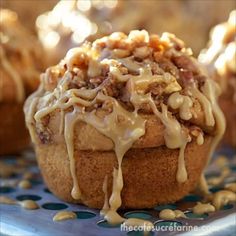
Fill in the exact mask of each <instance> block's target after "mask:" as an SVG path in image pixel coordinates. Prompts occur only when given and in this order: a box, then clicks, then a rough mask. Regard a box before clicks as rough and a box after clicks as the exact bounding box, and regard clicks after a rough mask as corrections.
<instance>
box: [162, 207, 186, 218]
mask: <svg viewBox="0 0 236 236" xmlns="http://www.w3.org/2000/svg"><path fill="white" fill-rule="evenodd" d="M159 217H160V218H161V219H164V220H174V219H176V218H186V215H185V214H184V212H182V211H180V210H171V209H164V210H162V211H161V212H160V213H159Z"/></svg>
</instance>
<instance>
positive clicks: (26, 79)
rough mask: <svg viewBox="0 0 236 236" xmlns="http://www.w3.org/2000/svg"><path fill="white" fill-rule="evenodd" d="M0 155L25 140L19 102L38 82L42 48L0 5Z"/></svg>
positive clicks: (14, 14)
mask: <svg viewBox="0 0 236 236" xmlns="http://www.w3.org/2000/svg"><path fill="white" fill-rule="evenodd" d="M0 15H1V18H0V32H1V34H0V43H1V44H0V59H1V60H0V73H1V77H0V155H2V154H10V153H16V152H18V151H19V150H21V149H22V148H24V147H26V146H27V145H28V144H29V139H28V132H27V131H26V128H25V124H24V123H25V122H24V115H23V110H22V109H23V103H24V100H25V98H26V97H27V96H28V95H29V94H30V93H31V92H33V91H34V90H35V89H36V88H37V87H38V84H39V74H40V72H41V71H42V70H43V68H44V66H43V63H42V62H43V48H42V47H41V44H40V42H39V41H38V40H37V38H36V37H35V36H33V35H32V34H31V33H30V32H29V31H28V30H27V29H26V28H25V27H24V26H23V25H22V24H21V23H20V22H19V20H18V17H17V14H16V13H15V12H13V11H10V10H7V9H0Z"/></svg>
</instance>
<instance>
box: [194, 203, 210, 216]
mask: <svg viewBox="0 0 236 236" xmlns="http://www.w3.org/2000/svg"><path fill="white" fill-rule="evenodd" d="M214 211H215V207H214V206H213V205H211V204H210V203H201V202H198V203H197V205H196V206H194V207H193V213H194V214H198V215H202V214H205V213H210V212H214Z"/></svg>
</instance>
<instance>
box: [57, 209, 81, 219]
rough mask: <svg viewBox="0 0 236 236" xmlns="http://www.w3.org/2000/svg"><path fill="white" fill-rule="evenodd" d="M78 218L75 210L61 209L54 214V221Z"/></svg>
mask: <svg viewBox="0 0 236 236" xmlns="http://www.w3.org/2000/svg"><path fill="white" fill-rule="evenodd" d="M76 218H77V215H76V214H75V213H74V212H73V211H60V212H58V213H57V214H56V215H54V216H53V221H63V220H69V219H76Z"/></svg>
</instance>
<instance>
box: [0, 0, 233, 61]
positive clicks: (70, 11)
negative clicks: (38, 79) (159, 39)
mask: <svg viewBox="0 0 236 236" xmlns="http://www.w3.org/2000/svg"><path fill="white" fill-rule="evenodd" d="M235 4H236V3H235V1H234V0H61V1H58V0H36V1H33V0H1V7H2V8H8V9H11V10H14V11H15V12H17V13H18V16H19V19H20V20H21V22H22V23H23V24H24V25H25V26H26V27H27V28H28V29H30V30H31V31H32V32H34V33H35V34H38V36H39V39H40V40H41V42H42V44H43V46H44V47H45V49H46V50H48V52H49V53H48V55H49V59H50V63H51V64H55V63H57V62H58V61H59V60H60V59H61V58H62V57H63V56H64V55H65V53H66V52H67V50H68V49H69V48H71V47H73V46H76V45H79V44H81V43H82V42H83V41H84V40H94V39H96V38H98V37H101V36H104V35H107V34H110V33H111V32H114V31H123V32H126V33H127V32H129V31H130V30H132V29H146V30H148V31H149V32H151V33H159V34H160V33H162V32H163V31H169V32H171V33H174V34H176V35H177V36H178V37H179V38H181V39H182V40H183V41H185V42H186V44H187V46H189V47H191V48H192V49H193V52H194V54H195V55H198V53H199V52H200V50H201V49H202V48H204V47H205V46H206V44H207V41H208V39H209V31H210V29H211V28H212V27H213V26H214V25H216V24H218V23H219V22H223V21H226V20H227V18H228V15H229V13H230V11H232V10H233V9H234V8H235Z"/></svg>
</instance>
